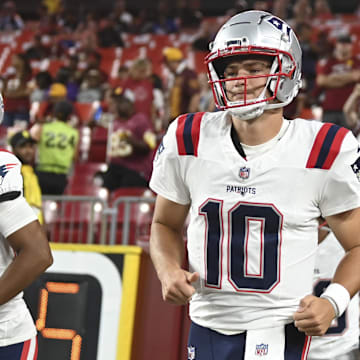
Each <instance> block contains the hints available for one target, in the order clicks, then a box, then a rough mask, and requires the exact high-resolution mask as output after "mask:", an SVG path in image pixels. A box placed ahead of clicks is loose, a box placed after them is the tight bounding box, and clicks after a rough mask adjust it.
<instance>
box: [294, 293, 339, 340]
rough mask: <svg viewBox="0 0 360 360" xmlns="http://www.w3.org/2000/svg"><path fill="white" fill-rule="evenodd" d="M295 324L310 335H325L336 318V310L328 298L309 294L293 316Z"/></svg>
mask: <svg viewBox="0 0 360 360" xmlns="http://www.w3.org/2000/svg"><path fill="white" fill-rule="evenodd" d="M293 318H294V320H295V326H296V327H297V329H298V330H299V331H302V332H304V333H305V334H306V335H308V336H321V335H324V334H325V333H326V331H327V329H328V328H329V326H330V325H331V322H332V320H333V319H334V318H335V311H334V308H333V307H332V305H331V304H330V302H329V301H328V300H326V299H323V298H320V297H317V296H313V295H307V296H305V297H304V298H303V299H302V300H301V301H300V304H299V309H298V310H297V311H296V313H295V314H294V316H293Z"/></svg>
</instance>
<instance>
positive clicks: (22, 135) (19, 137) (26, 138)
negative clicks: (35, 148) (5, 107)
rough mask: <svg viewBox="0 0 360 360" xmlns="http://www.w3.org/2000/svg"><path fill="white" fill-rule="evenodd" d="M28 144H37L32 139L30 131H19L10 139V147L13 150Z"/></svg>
mask: <svg viewBox="0 0 360 360" xmlns="http://www.w3.org/2000/svg"><path fill="white" fill-rule="evenodd" d="M27 143H30V144H36V140H35V139H33V138H32V137H31V135H30V134H29V132H28V131H26V130H24V131H19V132H17V133H16V134H14V135H13V136H12V137H11V138H10V145H11V146H12V148H16V147H17V146H22V145H25V144H27Z"/></svg>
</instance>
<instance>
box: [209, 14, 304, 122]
mask: <svg viewBox="0 0 360 360" xmlns="http://www.w3.org/2000/svg"><path fill="white" fill-rule="evenodd" d="M243 55H247V56H249V55H264V56H266V57H267V58H269V56H271V57H273V58H274V60H273V61H272V65H271V69H270V72H269V74H266V75H260V76H259V75H255V76H251V75H249V76H242V77H235V78H234V77H233V78H231V79H225V78H224V70H225V67H226V64H227V63H229V60H230V59H231V57H234V56H236V57H238V56H243ZM205 63H206V65H207V69H208V76H209V83H210V84H211V87H212V90H213V95H214V98H215V103H216V106H217V107H218V108H219V109H221V110H229V111H230V112H231V113H232V114H233V115H235V116H237V117H239V118H241V119H243V120H250V119H253V118H256V117H258V116H260V115H261V114H262V113H263V111H264V110H267V109H274V108H279V107H283V106H286V105H287V104H289V103H290V102H291V101H292V100H293V98H294V97H295V96H296V95H297V93H298V91H299V89H300V87H301V48H300V45H299V42H298V40H297V38H296V35H295V33H294V32H293V30H292V29H291V28H290V26H289V25H287V24H286V23H285V22H284V21H283V20H281V19H279V18H278V17H276V16H274V15H272V14H270V13H267V12H264V11H245V12H243V13H240V14H237V15H235V16H233V17H232V18H231V19H229V20H228V21H227V22H226V23H225V24H224V25H223V26H222V27H221V29H220V30H219V31H218V33H217V35H216V37H215V40H214V41H213V42H212V43H211V44H210V53H209V54H208V55H207V56H206V58H205ZM259 77H266V78H267V81H266V85H265V87H264V90H263V91H262V92H261V95H260V96H259V97H257V98H255V99H247V97H246V92H247V81H248V79H251V78H259ZM234 80H242V81H243V83H244V95H243V99H242V100H240V101H239V100H237V101H230V100H229V98H228V97H227V94H226V90H225V82H226V81H234Z"/></svg>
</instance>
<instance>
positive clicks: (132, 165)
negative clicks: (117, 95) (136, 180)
mask: <svg viewBox="0 0 360 360" xmlns="http://www.w3.org/2000/svg"><path fill="white" fill-rule="evenodd" d="M117 130H129V131H130V132H131V133H132V135H133V136H134V138H136V139H137V140H143V136H144V133H145V132H146V131H149V130H150V131H151V126H150V120H149V118H148V117H147V116H146V115H145V114H143V113H136V114H135V115H133V116H132V117H131V118H130V119H128V120H127V121H125V122H124V121H120V120H115V122H114V130H113V131H114V132H116V131H117ZM152 157H153V151H151V150H149V152H148V153H147V154H136V153H133V154H131V155H129V156H126V157H121V156H117V157H111V162H112V163H113V164H118V165H122V166H125V167H127V168H128V169H131V170H134V171H136V172H138V173H140V174H142V175H143V176H144V178H145V179H147V180H149V178H150V174H151V171H152Z"/></svg>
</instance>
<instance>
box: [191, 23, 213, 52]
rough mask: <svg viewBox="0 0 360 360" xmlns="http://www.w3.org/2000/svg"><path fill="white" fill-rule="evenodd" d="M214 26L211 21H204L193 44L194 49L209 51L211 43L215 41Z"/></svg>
mask: <svg viewBox="0 0 360 360" xmlns="http://www.w3.org/2000/svg"><path fill="white" fill-rule="evenodd" d="M213 37H214V32H213V26H212V24H211V23H210V22H209V21H206V20H204V21H202V22H201V24H200V30H199V32H198V34H197V35H196V37H195V40H194V41H193V42H192V44H191V45H192V48H193V49H194V50H198V51H209V43H210V42H211V41H212V40H213Z"/></svg>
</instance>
